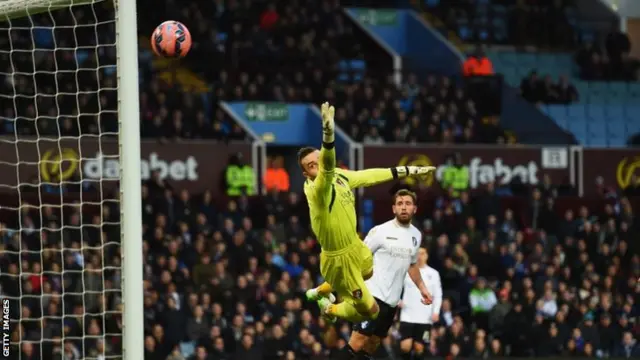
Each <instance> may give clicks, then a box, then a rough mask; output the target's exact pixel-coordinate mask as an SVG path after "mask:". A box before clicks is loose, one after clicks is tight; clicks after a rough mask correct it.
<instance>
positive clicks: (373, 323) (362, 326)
mask: <svg viewBox="0 0 640 360" xmlns="http://www.w3.org/2000/svg"><path fill="white" fill-rule="evenodd" d="M374 299H376V302H377V303H378V307H379V308H380V312H379V313H378V317H377V318H376V319H375V320H367V321H363V322H361V323H358V324H354V325H353V331H357V332H359V333H360V334H362V335H366V336H372V335H375V336H378V337H380V338H385V337H387V334H388V333H389V329H390V328H391V325H393V320H394V319H395V317H396V310H398V308H397V307H394V306H391V305H389V304H387V303H386V302H384V301H382V300H380V299H378V298H375V297H374Z"/></svg>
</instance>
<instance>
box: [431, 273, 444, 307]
mask: <svg viewBox="0 0 640 360" xmlns="http://www.w3.org/2000/svg"><path fill="white" fill-rule="evenodd" d="M434 273H435V276H434V277H433V278H432V281H433V286H432V288H433V292H432V293H431V296H432V297H433V313H434V314H440V308H441V307H442V282H441V281H440V274H439V273H438V272H437V271H434Z"/></svg>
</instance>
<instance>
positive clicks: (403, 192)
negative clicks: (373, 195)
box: [393, 189, 418, 205]
mask: <svg viewBox="0 0 640 360" xmlns="http://www.w3.org/2000/svg"><path fill="white" fill-rule="evenodd" d="M400 196H409V197H411V200H413V204H414V205H417V204H418V195H416V193H414V192H413V191H411V190H408V189H400V190H398V191H396V192H395V194H393V203H394V204H395V203H396V200H398V198H399V197H400Z"/></svg>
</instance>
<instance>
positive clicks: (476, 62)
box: [462, 48, 493, 76]
mask: <svg viewBox="0 0 640 360" xmlns="http://www.w3.org/2000/svg"><path fill="white" fill-rule="evenodd" d="M462 72H463V74H464V76H489V75H493V64H492V63H491V60H489V58H488V57H487V55H486V54H485V53H484V50H482V49H481V48H477V49H476V50H475V51H474V52H473V54H471V55H469V57H468V58H467V60H466V61H465V62H464V64H463V71H462Z"/></svg>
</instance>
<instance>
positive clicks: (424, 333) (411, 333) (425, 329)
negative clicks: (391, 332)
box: [400, 322, 431, 344]
mask: <svg viewBox="0 0 640 360" xmlns="http://www.w3.org/2000/svg"><path fill="white" fill-rule="evenodd" d="M400 336H402V340H406V339H413V340H414V341H419V342H421V343H423V344H428V343H429V338H430V337H431V325H430V324H414V323H408V322H401V323H400Z"/></svg>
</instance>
